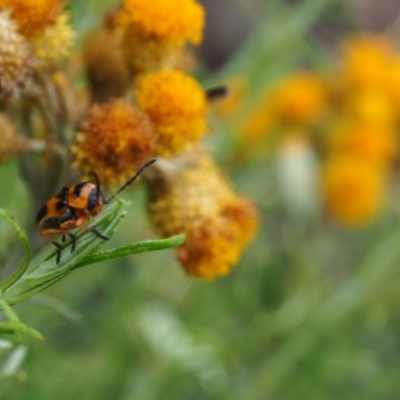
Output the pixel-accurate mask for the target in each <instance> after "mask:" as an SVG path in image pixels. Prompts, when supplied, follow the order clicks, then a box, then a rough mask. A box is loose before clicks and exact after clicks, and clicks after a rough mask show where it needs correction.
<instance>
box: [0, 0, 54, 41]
mask: <svg viewBox="0 0 400 400" xmlns="http://www.w3.org/2000/svg"><path fill="white" fill-rule="evenodd" d="M4 9H10V10H11V18H12V19H13V20H15V21H16V22H17V23H18V27H19V30H20V32H21V33H22V34H23V35H25V36H27V37H32V36H35V35H38V34H41V33H42V32H43V31H44V29H45V28H46V27H48V26H50V25H52V24H53V23H54V22H55V21H56V18H57V16H58V15H59V14H60V12H61V10H62V3H61V2H60V1H59V0H0V10H4Z"/></svg>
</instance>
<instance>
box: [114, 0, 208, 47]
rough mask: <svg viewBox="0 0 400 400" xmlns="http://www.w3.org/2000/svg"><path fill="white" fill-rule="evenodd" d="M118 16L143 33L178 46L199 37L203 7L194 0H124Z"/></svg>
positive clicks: (200, 37)
mask: <svg viewBox="0 0 400 400" xmlns="http://www.w3.org/2000/svg"><path fill="white" fill-rule="evenodd" d="M121 20H122V23H123V24H124V25H128V26H131V27H133V28H134V29H135V31H136V32H137V33H138V34H139V35H140V36H143V37H148V38H153V39H157V40H161V41H164V42H170V43H173V44H176V45H178V46H181V45H183V44H184V43H185V42H186V41H189V42H191V43H192V44H198V43H200V42H201V40H202V31H203V26H204V9H203V7H202V6H201V5H200V4H199V3H197V2H196V1H195V0H154V1H151V2H149V1H147V0H124V2H123V5H122V12H121Z"/></svg>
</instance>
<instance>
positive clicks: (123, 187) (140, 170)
mask: <svg viewBox="0 0 400 400" xmlns="http://www.w3.org/2000/svg"><path fill="white" fill-rule="evenodd" d="M156 161H157V160H155V159H153V160H150V161H148V162H147V163H146V164H144V165H143V166H142V167H141V168H140V169H139V171H138V172H136V174H135V175H134V176H132V178H130V179H129V180H128V181H127V182H126V183H125V184H124V185H123V186H121V187H120V188H119V189H118V190H117V191H116V192H115V193H114V194H113V195H112V196H111V197H110V198H109V199H108V200H104V203H105V204H107V203H109V202H110V201H111V200H113V199H114V197H115V196H116V195H117V194H119V193H121V192H122V191H123V190H124V189H125V188H127V187H128V186H129V185H131V184H132V183H133V182H134V181H135V180H136V179H137V178H138V177H139V175H141V173H142V172H143V171H144V170H145V169H146V168H147V167H149V166H150V165H151V164H153V163H155V162H156Z"/></svg>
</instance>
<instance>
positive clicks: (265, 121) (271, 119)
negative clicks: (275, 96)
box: [240, 99, 279, 145]
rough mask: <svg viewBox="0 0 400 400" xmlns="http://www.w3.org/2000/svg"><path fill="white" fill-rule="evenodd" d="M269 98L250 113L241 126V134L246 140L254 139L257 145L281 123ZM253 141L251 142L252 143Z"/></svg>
mask: <svg viewBox="0 0 400 400" xmlns="http://www.w3.org/2000/svg"><path fill="white" fill-rule="evenodd" d="M269 101H270V100H269V99H265V100H264V101H262V102H261V103H260V104H259V105H257V108H256V109H255V110H254V111H252V112H251V114H250V115H248V116H247V117H246V119H245V121H244V123H243V125H242V127H241V129H240V130H241V134H242V137H243V138H244V139H245V140H250V141H253V140H254V143H255V144H256V145H257V144H259V142H260V141H261V140H263V139H265V138H266V137H267V136H268V134H269V133H270V131H271V130H272V129H273V128H274V127H275V126H276V125H277V123H279V120H277V118H276V117H275V114H273V112H272V110H271V105H270V103H269ZM251 143H252V142H250V144H251Z"/></svg>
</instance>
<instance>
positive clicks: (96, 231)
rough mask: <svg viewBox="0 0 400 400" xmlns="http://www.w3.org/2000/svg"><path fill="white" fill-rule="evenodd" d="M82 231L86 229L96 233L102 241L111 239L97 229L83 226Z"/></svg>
mask: <svg viewBox="0 0 400 400" xmlns="http://www.w3.org/2000/svg"><path fill="white" fill-rule="evenodd" d="M81 229H84V230H85V231H88V232H92V233H94V234H95V235H96V236H97V237H99V238H100V239H103V240H109V239H110V238H109V237H108V236H106V235H103V234H102V233H100V232H99V231H98V230H97V229H96V228H88V227H86V226H82V228H81Z"/></svg>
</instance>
